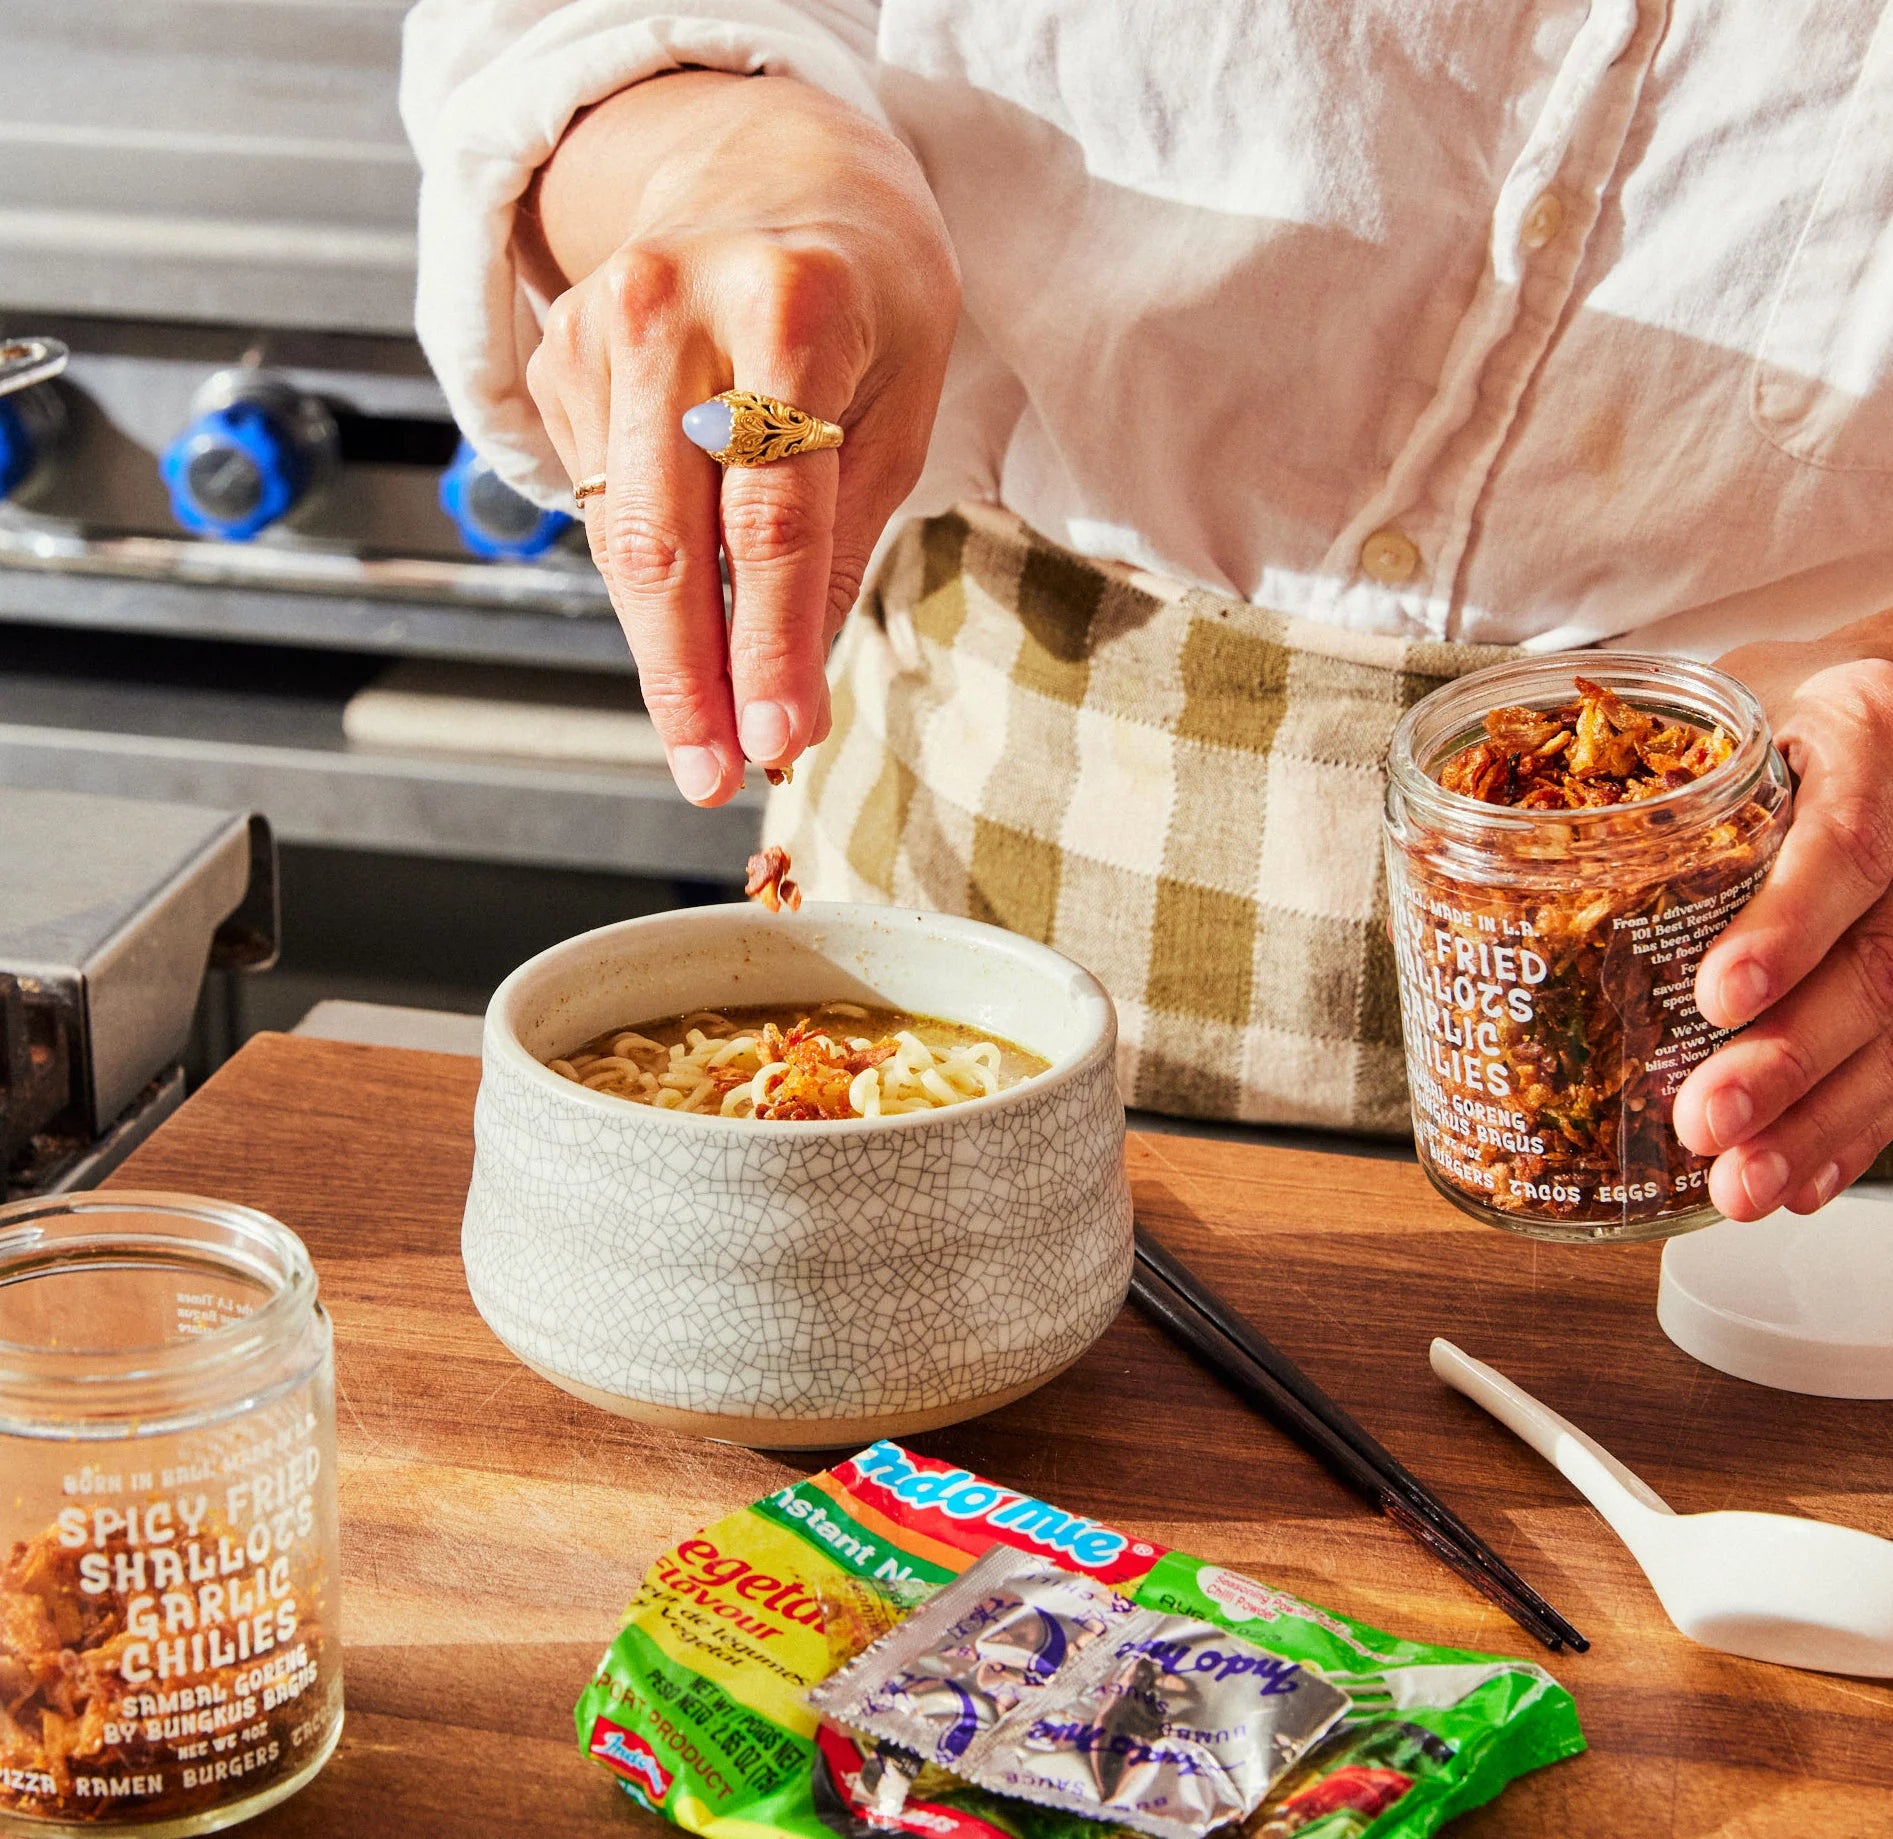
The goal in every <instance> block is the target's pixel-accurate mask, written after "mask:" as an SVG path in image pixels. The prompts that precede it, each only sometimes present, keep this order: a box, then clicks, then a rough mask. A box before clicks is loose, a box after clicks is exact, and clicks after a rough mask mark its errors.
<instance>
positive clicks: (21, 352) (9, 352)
mask: <svg viewBox="0 0 1893 1839" xmlns="http://www.w3.org/2000/svg"><path fill="white" fill-rule="evenodd" d="M66 356H67V353H66V348H65V346H64V345H62V344H61V343H60V342H59V341H58V339H56V338H10V339H5V340H0V396H10V395H11V394H12V393H13V392H14V391H15V390H23V389H27V388H29V387H30V386H31V385H33V384H35V383H44V382H45V381H46V379H47V378H48V377H56V376H58V375H59V373H60V372H61V371H62V370H64V369H65V368H66Z"/></svg>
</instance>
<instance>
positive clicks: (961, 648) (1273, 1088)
mask: <svg viewBox="0 0 1893 1839" xmlns="http://www.w3.org/2000/svg"><path fill="white" fill-rule="evenodd" d="M1506 655H1507V654H1506V653H1505V652H1504V651H1503V650H1501V649H1500V648H1498V647H1494V646H1478V645H1445V644H1431V643H1419V644H1416V643H1408V642H1406V641H1404V640H1398V639H1389V638H1379V637H1370V636H1364V635H1361V634H1357V633H1349V632H1343V631H1338V630H1330V629H1328V628H1325V627H1321V626H1317V625H1314V624H1311V623H1309V622H1307V621H1302V620H1291V619H1284V618H1282V617H1280V616H1278V615H1276V614H1273V613H1269V612H1265V611H1263V610H1262V609H1261V608H1259V607H1253V606H1250V605H1249V604H1248V603H1247V602H1244V601H1239V600H1229V599H1224V598H1222V597H1220V596H1218V595H1215V594H1210V593H1205V592H1202V591H1200V590H1189V591H1181V590H1178V589H1175V588H1174V587H1172V586H1171V585H1170V584H1164V583H1157V582H1153V581H1152V580H1150V579H1149V578H1148V577H1141V576H1138V575H1135V574H1133V573H1131V572H1130V571H1129V570H1125V569H1119V568H1114V567H1112V566H1109V565H1104V564H1099V563H1095V562H1090V561H1086V560H1084V559H1082V558H1080V557H1078V556H1074V555H1072V554H1071V553H1069V552H1068V551H1066V550H1063V549H1060V548H1057V547H1056V546H1054V545H1053V544H1051V543H1048V542H1046V541H1045V540H1044V539H1043V538H1042V537H1038V536H1035V535H1034V534H1033V533H1032V532H1031V531H1029V530H1027V529H1026V528H1025V526H1024V525H1022V524H1020V523H1019V522H1018V521H1017V520H1016V519H1015V518H1013V517H1011V516H1010V515H1009V514H1007V513H1003V512H997V511H993V510H991V509H988V508H985V507H973V506H967V507H962V508H961V509H960V510H959V511H956V512H953V513H951V514H949V515H947V516H944V517H936V518H933V519H931V520H929V521H926V522H916V523H914V524H913V525H911V526H909V527H908V528H907V529H906V530H905V531H904V532H903V533H902V534H901V535H900V536H899V537H898V538H897V539H896V542H895V544H894V546H893V548H892V550H891V552H890V553H889V555H888V557H887V560H886V562H885V564H884V566H883V567H882V569H881V571H880V573H879V575H878V577H877V579H876V582H875V585H874V587H873V588H872V589H871V591H870V592H869V593H868V595H867V596H866V597H865V598H864V600H863V602H862V604H861V607H860V608H859V609H858V611H857V612H856V614H855V616H854V618H853V619H851V620H850V622H849V624H848V627H847V629H846V631H845V632H844V634H843V636H842V638H841V641H840V643H839V644H838V646H837V647H836V652H835V657H834V660H833V664H832V669H831V675H832V676H833V679H834V731H833V733H832V734H831V735H830V737H829V739H828V740H827V742H826V743H824V745H823V746H822V747H821V748H820V749H819V750H817V752H816V753H815V754H814V755H812V756H811V758H810V760H809V761H808V763H807V764H806V765H805V766H804V768H803V770H802V771H801V772H800V773H798V774H797V776H796V779H795V782H794V783H793V784H792V785H790V786H787V787H784V788H782V789H781V790H779V791H778V792H776V793H775V794H774V795H773V797H772V799H771V801H770V805H769V811H768V817H767V820H766V833H767V836H768V840H770V841H772V842H779V843H781V844H783V845H784V846H785V847H786V848H787V849H788V851H789V853H790V855H791V856H792V857H793V858H794V863H795V873H796V878H797V880H799V881H800V882H801V884H802V886H803V888H804V889H805V890H806V891H807V893H808V894H809V895H810V896H811V898H815V899H823V900H865V901H882V902H893V903H895V904H897V905H901V906H912V907H926V908H932V909H935V910H939V911H944V912H949V913H962V914H970V915H971V916H972V917H974V918H976V919H982V920H987V921H990V922H992V923H993V924H995V925H999V926H1004V927H1007V928H1008V929H1010V930H1011V931H1014V932H1019V933H1023V934H1025V935H1026V936H1027V937H1028V938H1034V939H1038V940H1041V941H1043V942H1044V943H1045V944H1048V945H1051V946H1053V947H1055V948H1056V949H1057V950H1059V951H1061V952H1063V953H1065V954H1066V956H1068V957H1071V958H1075V959H1076V960H1077V961H1078V962H1079V963H1080V964H1082V965H1085V966H1086V967H1087V968H1088V969H1090V970H1091V971H1093V972H1094V973H1095V974H1096V975H1097V976H1098V978H1099V979H1100V980H1101V981H1102V982H1103V983H1104V985H1105V987H1106V988H1107V989H1108V990H1109V991H1110V992H1111V995H1112V998H1113V999H1114V1000H1115V1002H1116V1004H1117V1012H1118V1020H1119V1025H1120V1030H1121V1037H1120V1045H1119V1050H1118V1051H1119V1059H1118V1074H1119V1078H1120V1081H1121V1083H1122V1086H1123V1090H1124V1096H1125V1099H1126V1101H1127V1102H1128V1103H1131V1104H1135V1105H1141V1106H1144V1107H1146V1108H1148V1109H1150V1110H1154V1111H1164V1112H1170V1113H1173V1114H1177V1115H1181V1116H1188V1117H1206V1118H1244V1119H1252V1120H1258V1121H1266V1122H1273V1123H1296V1124H1311V1125H1321V1126H1326V1127H1328V1128H1333V1129H1343V1130H1356V1131H1363V1132H1373V1133H1376V1134H1401V1135H1404V1134H1406V1133H1407V1131H1408V1129H1409V1119H1408V1113H1407V1093H1406V1079H1405V1074H1404V1070H1403V1067H1402V1062H1401V1051H1400V1013H1399V1002H1398V998H1397V994H1396V991H1395V986H1394V966H1393V951H1392V946H1391V944H1390V942H1389V940H1388V935H1387V896H1386V884H1385V879H1384V875H1383V871H1382V867H1381V841H1380V822H1381V797H1382V790H1383V785H1384V779H1383V774H1382V762H1383V760H1384V759H1385V756H1386V752H1387V745H1388V742H1389V740H1390V739H1391V738H1392V734H1393V728H1394V723H1395V722H1396V721H1397V720H1398V719H1399V716H1400V714H1401V712H1402V711H1403V710H1404V709H1406V708H1407V707H1408V706H1409V705H1410V704H1412V703H1413V702H1415V701H1417V700H1418V699H1419V698H1420V697H1421V696H1424V695H1425V694H1426V693H1427V692H1428V691H1429V690H1432V689H1434V688H1436V687H1437V686H1438V685H1439V684H1441V683H1443V682H1445V681H1446V680H1447V679H1449V678H1451V677H1457V676H1462V675H1464V674H1465V673H1466V672H1467V671H1471V670H1476V669H1479V668H1481V667H1483V666H1484V665H1487V664H1492V663H1495V662H1497V661H1498V660H1499V659H1500V658H1502V657H1504V656H1506Z"/></svg>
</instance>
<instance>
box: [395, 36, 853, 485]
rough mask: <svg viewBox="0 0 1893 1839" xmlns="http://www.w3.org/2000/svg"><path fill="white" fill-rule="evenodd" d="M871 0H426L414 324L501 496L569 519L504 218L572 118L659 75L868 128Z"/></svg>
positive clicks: (417, 68) (415, 107)
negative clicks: (529, 366) (799, 88)
mask: <svg viewBox="0 0 1893 1839" xmlns="http://www.w3.org/2000/svg"><path fill="white" fill-rule="evenodd" d="M877 10H878V9H877V7H876V6H875V5H874V4H872V3H871V0H705V3H704V4H702V5H699V6H695V7H693V8H692V9H691V10H690V11H688V12H679V11H673V10H669V9H666V8H664V7H661V6H656V5H650V4H645V3H643V0H569V3H566V4H561V0H421V4H420V5H418V6H416V7H415V8H414V9H413V11H412V12H411V13H409V15H408V18H407V24H406V29H405V37H404V42H403V46H402V64H401V115H402V120H403V121H404V122H405V124H406V126H407V132H408V137H409V139H410V140H411V141H412V142H413V143H414V150H415V153H416V154H417V156H418V157H419V160H420V166H421V207H420V275H419V284H418V289H417V293H416V297H415V309H414V321H415V328H416V330H417V331H418V333H419V335H420V340H421V344H422V346H423V348H424V349H425V350H426V352H427V356H428V360H429V362H431V363H432V365H433V367H434V370H435V373H436V375H437V376H438V377H439V378H440V382H441V387H442V388H443V389H444V390H445V391H446V394H447V400H448V403H449V405H450V406H451V407H452V409H453V413H454V419H455V420H456V421H457V422H458V423H459V424H460V429H461V432H462V433H463V434H465V435H466V437H467V438H468V439H469V440H470V441H472V442H473V444H474V446H476V447H477V448H478V449H479V450H480V452H481V453H482V454H483V455H484V456H485V457H486V458H487V460H488V461H489V462H490V463H491V464H492V466H493V467H494V469H495V470H496V471H497V472H498V473H499V475H500V477H501V478H502V479H504V480H505V481H506V482H507V483H508V484H509V485H511V486H513V487H514V489H515V490H517V491H521V492H523V493H525V494H526V496H527V497H529V498H532V499H533V500H535V501H536V502H538V503H540V504H542V505H546V506H548V507H552V508H559V509H563V508H566V507H567V506H568V505H569V503H570V498H569V493H570V489H571V487H570V482H569V481H568V480H567V479H566V477H565V473H564V469H563V468H562V467H561V466H560V464H559V461H558V457H557V456H556V454H555V453H554V452H553V450H552V445H551V443H550V442H549V441H548V440H547V439H546V435H545V430H544V428H543V427H542V426H541V424H540V420H539V414H538V411H537V410H536V409H535V408H534V406H533V403H532V399H531V398H530V396H528V394H527V393H526V361H527V359H528V358H529V357H531V355H532V352H533V348H534V347H535V346H536V345H537V344H538V342H539V328H540V323H541V320H542V317H543V314H544V310H545V306H546V302H545V301H544V300H543V299H541V298H539V297H537V296H536V295H535V294H534V293H533V291H532V290H531V289H530V288H529V287H528V286H527V284H526V282H525V279H524V277H523V276H522V275H521V274H520V273H519V271H518V269H517V267H516V265H515V263H514V260H513V250H512V242H513V212H514V210H515V209H516V207H517V205H518V202H519V199H520V196H521V194H522V193H523V192H524V191H525V190H526V187H527V186H528V184H529V183H530V182H531V180H532V175H533V174H534V173H535V172H536V171H537V170H538V168H539V167H540V166H541V165H543V164H544V163H545V161H546V159H547V158H548V157H549V156H550V155H551V153H552V150H553V148H555V147H556V146H557V145H558V143H559V138H560V136H561V135H562V134H563V133H564V132H565V129H566V126H567V124H568V123H569V122H570V121H571V119H572V117H573V116H574V115H575V114H577V113H578V111H579V110H581V109H583V108H587V107H589V106H590V105H591V104H592V103H594V102H599V101H602V100H603V99H604V98H605V97H607V96H609V95H611V94H613V93H614V92H615V91H617V90H621V89H623V88H625V87H626V86H627V85H629V84H632V83H637V82H641V81H642V80H643V79H644V78H646V77H652V76H656V75H659V74H660V73H662V72H664V71H666V70H676V69H679V68H683V67H687V66H688V67H697V68H704V69H711V70H728V71H732V72H735V73H737V74H740V75H757V74H761V73H768V74H770V75H773V76H790V77H796V78H798V79H800V80H801V81H802V82H804V83H809V84H812V85H814V86H816V87H818V88H821V89H824V90H827V91H829V92H830V93H831V94H833V95H835V96H838V97H839V98H841V99H842V100H843V101H845V102H848V103H850V104H852V105H853V106H854V107H856V108H858V109H860V110H862V111H863V112H864V113H866V114H868V115H870V116H872V117H873V118H875V119H876V120H882V119H884V116H883V115H882V111H881V108H880V104H879V103H878V101H877V100H876V97H875V92H874V81H873V73H874V35H875V21H876V13H877Z"/></svg>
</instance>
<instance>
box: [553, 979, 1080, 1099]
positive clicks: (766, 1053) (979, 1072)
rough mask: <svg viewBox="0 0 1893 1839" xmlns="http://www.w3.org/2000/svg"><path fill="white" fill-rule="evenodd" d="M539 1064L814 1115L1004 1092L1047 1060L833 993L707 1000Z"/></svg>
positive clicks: (604, 1083)
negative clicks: (809, 1001) (723, 1004)
mask: <svg viewBox="0 0 1893 1839" xmlns="http://www.w3.org/2000/svg"><path fill="white" fill-rule="evenodd" d="M546 1064H547V1065H548V1066H549V1067H550V1068H551V1069H552V1071H553V1072H555V1073H557V1074H559V1075H560V1076H561V1077H562V1078H565V1079H570V1080H572V1081H574V1082H575V1083H577V1084H579V1085H582V1086H585V1087H587V1088H588V1089H590V1090H592V1091H595V1092H604V1093H607V1094H609V1095H610V1096H611V1097H613V1098H622V1099H625V1100H627V1101H628V1102H630V1103H631V1104H634V1105H651V1106H655V1107H657V1108H658V1109H660V1110H666V1111H691V1112H696V1113H699V1114H701V1115H704V1116H708V1117H726V1118H755V1119H757V1120H759V1121H763V1122H779V1121H795V1122H808V1123H813V1122H840V1121H842V1120H844V1119H848V1118H871V1117H896V1116H899V1115H901V1114H902V1113H904V1112H909V1111H936V1110H939V1109H941V1108H942V1107H944V1106H947V1105H957V1104H963V1103H965V1102H966V1101H967V1100H968V1099H973V1098H985V1097H989V1096H990V1095H991V1094H993V1093H995V1092H1004V1091H1007V1090H1009V1089H1010V1088H1011V1087H1013V1086H1016V1085H1018V1084H1019V1083H1020V1082H1021V1081H1022V1080H1025V1079H1030V1078H1032V1077H1033V1076H1034V1075H1035V1074H1038V1073H1042V1072H1044V1071H1045V1070H1046V1068H1047V1067H1048V1066H1049V1065H1050V1064H1051V1063H1050V1062H1049V1061H1048V1060H1045V1059H1042V1058H1041V1057H1040V1056H1039V1055H1037V1054H1034V1053H1030V1052H1028V1051H1027V1050H1026V1049H1025V1048H1023V1047H1020V1046H1018V1045H1017V1044H1016V1043H1014V1042H1011V1041H1007V1040H1002V1039H999V1038H997V1037H994V1036H990V1035H983V1034H981V1033H979V1032H978V1030H976V1029H972V1028H967V1027H964V1026H962V1025H961V1024H960V1023H958V1022H948V1021H942V1020H940V1019H939V1018H938V1017H935V1016H929V1015H913V1014H910V1013H908V1012H907V1011H905V1010H900V1009H884V1008H870V1007H865V1006H863V1005H862V1004H860V1003H850V1002H829V1003H822V1004H820V1005H818V1006H816V1007H815V1008H812V1009H810V1008H807V1007H802V1006H791V1005H784V1004H767V1005H758V1006H752V1007H740V1008H728V1009H720V1010H708V1009H703V1010H696V1011H693V1012H691V1013H689V1014H684V1015H671V1016H664V1017H662V1018H661V1019H659V1020H657V1021H651V1022H639V1023H636V1024H634V1025H632V1026H629V1027H623V1028H608V1029H606V1030H605V1031H604V1032H603V1033H602V1034H598V1035H594V1036H593V1037H592V1039H591V1040H589V1041H587V1042H586V1043H585V1044H584V1046H582V1047H580V1048H579V1049H577V1050H576V1051H575V1052H573V1053H571V1054H567V1055H564V1056H561V1057H558V1058H554V1059H552V1060H549V1061H547V1063H546Z"/></svg>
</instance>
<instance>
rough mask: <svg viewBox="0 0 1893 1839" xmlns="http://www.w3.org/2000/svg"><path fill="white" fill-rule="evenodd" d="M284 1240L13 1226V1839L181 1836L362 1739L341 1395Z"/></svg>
mask: <svg viewBox="0 0 1893 1839" xmlns="http://www.w3.org/2000/svg"><path fill="white" fill-rule="evenodd" d="M334 1373H335V1369H334V1357H333V1352H332V1346H331V1339H330V1330H329V1321H328V1317H327V1315H326V1314H325V1313H324V1312H323V1310H322V1307H321V1305H320V1303H319V1302H318V1300H317V1296H316V1278H315V1271H314V1269H313V1267H312V1266H311V1264H310V1262H309V1255H308V1253H307V1251H306V1250H305V1249H304V1248H303V1245H302V1242H301V1241H300V1240H299V1239H298V1238H297V1237H296V1236H295V1234H294V1233H292V1232H291V1231H290V1230H289V1229H288V1228H287V1227H286V1226H283V1225H282V1224H281V1223H280V1222H278V1221H276V1220H273V1219H270V1218H269V1217H268V1216H267V1215H265V1214H261V1213H256V1212H253V1211H252V1210H251V1209H249V1208H247V1207H237V1206H230V1205H228V1204H226V1203H224V1202H221V1201H211V1200H202V1199H199V1198H196V1197H194V1196H191V1195H180V1194H147V1193H140V1192H137V1191H134V1190H131V1189H108V1190H103V1191H100V1192H98V1193H92V1194H66V1195H53V1196H49V1197H47V1198H45V1199H41V1200H26V1201H18V1202H15V1203H14V1204H13V1205H11V1206H7V1207H0V1478H4V1482H5V1486H4V1487H0V1834H9V1835H23V1836H26V1839H51V1836H52V1835H54V1834H74V1833H95V1832H99V1831H101V1830H104V1831H109V1832H112V1833H114V1834H137V1835H139V1839H184V1836H185V1835H191V1834H197V1833H209V1832H215V1831H217V1830H218V1829H219V1828H221V1827H225V1826H230V1825H233V1824H235V1823H236V1822H237V1821H240V1820H245V1819H248V1818H249V1817H250V1816H251V1815H253V1814H257V1813H260V1812H261V1811H262V1810H263V1809H264V1808H266V1807H269V1806H272V1805H274V1804H275V1803H276V1802H278V1801H280V1800H282V1799H283V1798H284V1797H285V1796H287V1795H289V1794H292V1793H294V1792H295V1790H296V1789H297V1788H299V1787H300V1786H301V1785H302V1784H303V1783H304V1782H306V1781H308V1780H309V1779H310V1778H311V1777H312V1776H313V1775H314V1774H315V1772H316V1771H317V1770H318V1769H320V1768H321V1767H322V1765H323V1763H324V1762H325V1761H326V1760H327V1758H328V1756H329V1754H330V1752H331V1751H333V1749H334V1748H335V1744H336V1740H337V1738H338V1737H339V1736H340V1734H341V1728H342V1672H341V1667H342V1643H341V1632H340V1627H339V1621H338V1615H339V1607H340V1605H339V1602H338V1600H337V1591H338V1587H339V1578H338V1575H337V1570H338V1566H337V1553H336V1491H335V1480H336V1476H335V1382H334Z"/></svg>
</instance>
